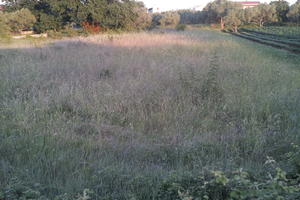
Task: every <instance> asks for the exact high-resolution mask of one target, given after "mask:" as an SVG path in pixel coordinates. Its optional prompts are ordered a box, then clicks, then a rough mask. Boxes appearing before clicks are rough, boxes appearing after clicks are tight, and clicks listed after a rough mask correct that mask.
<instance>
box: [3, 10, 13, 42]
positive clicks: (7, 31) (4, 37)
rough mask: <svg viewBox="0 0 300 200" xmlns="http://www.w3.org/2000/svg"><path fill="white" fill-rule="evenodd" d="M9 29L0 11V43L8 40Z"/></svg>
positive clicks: (4, 16)
mask: <svg viewBox="0 0 300 200" xmlns="http://www.w3.org/2000/svg"><path fill="white" fill-rule="evenodd" d="M10 30H11V29H10V27H9V26H8V25H7V23H6V15H5V14H4V13H3V12H1V11H0V41H3V40H6V39H8V38H9V32H10Z"/></svg>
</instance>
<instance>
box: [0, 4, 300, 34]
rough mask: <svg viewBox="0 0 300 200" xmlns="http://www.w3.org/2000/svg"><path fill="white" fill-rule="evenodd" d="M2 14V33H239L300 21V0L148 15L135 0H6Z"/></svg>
mask: <svg viewBox="0 0 300 200" xmlns="http://www.w3.org/2000/svg"><path fill="white" fill-rule="evenodd" d="M4 2H5V3H6V8H5V12H0V34H1V32H4V31H5V30H6V31H10V32H15V33H17V32H20V31H22V30H26V29H33V30H34V31H35V32H37V33H42V32H46V31H49V30H52V31H60V30H63V29H65V28H66V27H72V28H74V27H83V28H84V29H86V30H90V31H92V32H99V31H101V30H111V29H112V30H142V29H148V28H153V27H157V26H162V27H167V26H176V25H177V24H203V23H205V24H209V23H210V24H211V23H219V24H220V27H221V29H224V28H225V26H227V27H229V28H231V29H232V30H233V31H234V32H236V31H237V30H238V28H239V26H241V25H244V24H256V25H259V26H264V25H265V24H266V23H270V22H279V23H286V22H293V23H300V0H298V1H297V2H296V3H295V4H294V5H292V6H289V3H288V2H287V1H284V0H278V1H272V2H271V3H270V4H260V5H259V6H256V7H252V8H246V9H243V8H242V4H240V3H237V2H232V1H228V0H215V1H213V2H211V3H208V4H207V5H206V7H205V8H204V9H203V10H202V11H193V10H178V11H169V12H162V13H154V14H151V13H148V12H147V9H146V8H145V6H144V4H143V3H142V2H139V1H135V0H5V1H4Z"/></svg>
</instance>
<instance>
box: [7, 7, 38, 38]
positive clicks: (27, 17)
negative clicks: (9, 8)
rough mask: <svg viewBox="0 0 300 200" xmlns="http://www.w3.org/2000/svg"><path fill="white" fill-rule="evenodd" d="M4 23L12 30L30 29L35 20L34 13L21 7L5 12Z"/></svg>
mask: <svg viewBox="0 0 300 200" xmlns="http://www.w3.org/2000/svg"><path fill="white" fill-rule="evenodd" d="M4 17H5V18H6V19H5V21H6V24H7V26H9V27H10V29H11V31H13V32H20V31H22V30H31V29H32V26H33V24H34V23H35V22H36V19H35V17H34V15H33V14H32V13H31V12H30V11H29V10H28V9H27V8H22V9H21V10H17V11H15V12H11V13H5V14H4Z"/></svg>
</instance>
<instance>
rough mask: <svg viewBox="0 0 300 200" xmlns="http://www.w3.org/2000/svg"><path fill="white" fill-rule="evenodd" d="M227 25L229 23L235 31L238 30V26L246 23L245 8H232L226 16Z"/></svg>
mask: <svg viewBox="0 0 300 200" xmlns="http://www.w3.org/2000/svg"><path fill="white" fill-rule="evenodd" d="M224 23H225V25H229V26H230V27H231V29H232V31H233V32H234V33H237V32H238V27H239V26H241V25H242V24H243V23H244V10H242V9H232V10H230V11H229V12H228V14H227V15H226V16H225V17H224Z"/></svg>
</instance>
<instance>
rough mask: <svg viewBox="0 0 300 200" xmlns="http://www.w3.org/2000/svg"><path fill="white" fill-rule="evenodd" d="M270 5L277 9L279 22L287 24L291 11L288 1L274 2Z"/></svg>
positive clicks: (279, 0)
mask: <svg viewBox="0 0 300 200" xmlns="http://www.w3.org/2000/svg"><path fill="white" fill-rule="evenodd" d="M270 5H274V6H275V7H276V15H277V19H278V21H279V22H286V21H287V20H288V18H287V13H288V12H289V10H290V6H289V3H288V2H287V1H284V0H278V1H272V2H271V3H270Z"/></svg>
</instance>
